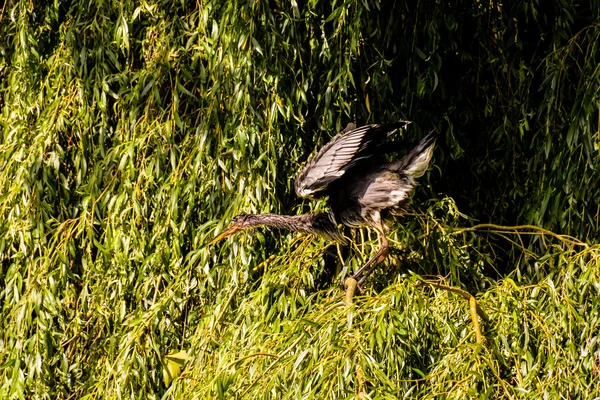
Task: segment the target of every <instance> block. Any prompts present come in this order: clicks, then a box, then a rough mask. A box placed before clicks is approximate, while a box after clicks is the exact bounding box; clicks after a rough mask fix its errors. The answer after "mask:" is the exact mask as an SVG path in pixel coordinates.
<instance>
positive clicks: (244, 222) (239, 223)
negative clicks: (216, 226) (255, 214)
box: [208, 214, 252, 246]
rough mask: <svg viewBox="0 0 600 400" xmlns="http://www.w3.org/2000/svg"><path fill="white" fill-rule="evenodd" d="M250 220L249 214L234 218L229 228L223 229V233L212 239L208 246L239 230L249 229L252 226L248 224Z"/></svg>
mask: <svg viewBox="0 0 600 400" xmlns="http://www.w3.org/2000/svg"><path fill="white" fill-rule="evenodd" d="M251 219H252V215H249V214H240V215H238V216H237V217H234V218H233V219H232V220H231V222H230V223H229V226H228V227H227V228H225V230H224V231H223V232H221V233H220V234H219V236H217V237H216V238H214V239H213V240H212V241H211V242H210V243H209V244H208V245H209V246H212V245H213V244H215V243H217V242H219V241H221V240H222V239H225V238H226V237H229V236H231V235H233V234H234V233H236V232H237V231H239V230H242V229H246V228H250V227H251V226H252V225H251V224H250V220H251Z"/></svg>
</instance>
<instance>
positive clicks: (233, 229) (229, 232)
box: [208, 225, 241, 246]
mask: <svg viewBox="0 0 600 400" xmlns="http://www.w3.org/2000/svg"><path fill="white" fill-rule="evenodd" d="M240 229H241V228H240V227H239V226H237V225H231V226H228V227H227V228H226V229H225V230H224V231H223V232H221V233H220V234H219V236H217V237H216V238H214V239H213V240H212V241H211V242H210V243H208V245H209V246H212V245H213V244H215V243H217V242H219V241H221V240H222V239H225V238H226V237H228V236H231V235H233V234H234V233H236V232H237V231H239V230H240Z"/></svg>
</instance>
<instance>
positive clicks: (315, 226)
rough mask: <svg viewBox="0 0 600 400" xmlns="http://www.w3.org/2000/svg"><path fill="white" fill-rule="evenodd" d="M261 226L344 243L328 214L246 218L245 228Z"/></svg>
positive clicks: (254, 216) (265, 215) (273, 215)
mask: <svg viewBox="0 0 600 400" xmlns="http://www.w3.org/2000/svg"><path fill="white" fill-rule="evenodd" d="M261 225H262V226H270V227H273V228H279V229H287V230H290V231H292V232H306V233H313V234H317V235H320V236H324V237H327V238H329V239H333V240H338V241H342V242H343V241H344V239H343V236H342V234H341V233H340V231H339V229H338V227H337V224H336V223H335V219H334V218H333V215H331V214H330V213H320V214H303V215H277V214H254V215H249V216H248V219H247V220H246V227H248V228H253V227H256V226H261Z"/></svg>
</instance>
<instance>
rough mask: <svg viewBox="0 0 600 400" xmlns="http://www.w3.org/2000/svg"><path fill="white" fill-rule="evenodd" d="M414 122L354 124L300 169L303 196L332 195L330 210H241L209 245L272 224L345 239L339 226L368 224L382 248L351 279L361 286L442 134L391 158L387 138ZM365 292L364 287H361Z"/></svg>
mask: <svg viewBox="0 0 600 400" xmlns="http://www.w3.org/2000/svg"><path fill="white" fill-rule="evenodd" d="M410 123H411V122H410V121H398V122H394V123H388V124H371V125H365V126H362V127H359V128H356V127H355V125H354V124H352V123H350V124H348V126H347V127H346V129H345V130H344V131H342V132H341V133H339V134H337V135H336V136H334V137H333V138H332V139H331V140H330V141H329V142H328V143H327V144H326V145H325V146H323V147H322V148H321V149H320V150H319V151H318V152H317V153H316V154H315V155H314V156H313V157H312V158H311V159H310V160H309V161H308V163H307V164H306V165H305V166H304V168H302V169H301V171H300V173H299V174H298V176H297V177H296V180H295V181H294V188H295V191H296V194H297V195H298V196H299V197H303V198H317V199H318V198H325V197H328V199H329V211H327V212H320V213H309V214H303V215H278V214H240V215H238V216H236V217H234V218H233V219H232V220H231V223H230V224H229V226H228V227H227V228H226V229H225V230H224V231H223V232H222V233H221V234H219V235H218V236H217V237H216V238H215V239H214V240H212V241H211V242H210V243H209V245H213V244H215V243H216V242H218V241H220V240H221V239H224V238H226V237H228V236H231V235H233V234H234V233H236V232H238V231H240V230H246V229H251V228H255V227H257V226H269V227H274V228H280V229H287V230H291V231H294V232H307V233H311V234H316V235H320V236H322V237H325V238H328V239H331V240H335V241H338V242H341V243H345V242H346V240H345V239H344V236H343V235H342V232H341V231H340V229H339V224H342V225H345V226H348V227H350V228H361V227H367V228H372V229H374V230H375V232H377V236H378V239H379V243H380V245H379V249H378V250H377V251H376V252H375V254H374V255H373V256H371V258H369V260H368V261H367V262H366V263H365V264H364V265H363V266H361V267H360V268H359V269H358V270H357V271H356V272H354V274H353V275H352V276H351V278H354V279H355V281H356V282H357V284H358V287H359V288H360V285H361V284H362V283H363V282H364V281H365V280H366V279H367V278H368V277H369V276H370V275H371V274H372V273H373V271H374V270H375V267H376V266H377V265H378V264H379V263H381V262H382V261H383V260H384V259H385V258H386V257H387V255H388V253H389V244H388V240H387V238H386V236H385V231H386V229H387V227H386V225H385V224H384V222H385V221H386V220H387V219H388V218H389V217H391V216H394V215H397V214H399V213H400V212H401V210H402V206H403V205H404V204H405V203H406V201H407V200H408V198H409V195H410V193H411V192H412V190H413V189H414V187H415V185H416V178H419V177H421V176H423V174H424V173H425V172H426V171H427V168H428V166H429V162H430V161H431V157H432V154H433V148H434V144H435V139H436V137H437V133H436V132H435V131H432V132H430V133H429V134H428V135H426V136H425V137H423V138H422V139H421V140H420V141H419V143H418V144H417V145H416V146H415V147H414V148H412V149H411V150H410V151H409V152H408V153H407V154H406V155H405V156H404V157H402V158H400V159H399V160H395V161H387V160H386V158H385V155H386V154H387V153H389V152H390V148H392V152H394V151H395V149H394V148H393V146H390V145H391V143H389V142H386V140H387V138H388V137H389V136H391V135H392V134H394V133H395V132H397V131H398V129H402V128H405V127H406V126H407V125H409V124H410ZM361 290H362V289H361Z"/></svg>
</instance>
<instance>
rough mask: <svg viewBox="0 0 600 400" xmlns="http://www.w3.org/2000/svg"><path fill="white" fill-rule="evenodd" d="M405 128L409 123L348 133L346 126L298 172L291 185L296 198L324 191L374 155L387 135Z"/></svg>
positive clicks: (363, 128)
mask: <svg viewBox="0 0 600 400" xmlns="http://www.w3.org/2000/svg"><path fill="white" fill-rule="evenodd" d="M408 124H409V122H405V121H401V122H396V123H392V124H385V125H366V126H362V127H360V128H355V129H351V125H350V124H348V127H347V128H346V130H345V131H344V132H342V133H339V134H337V135H336V136H334V137H333V139H331V141H329V143H327V144H326V145H325V146H323V148H321V150H319V152H317V154H316V155H315V156H314V157H313V158H312V159H311V160H310V161H309V162H308V164H306V166H305V167H304V168H303V169H302V170H301V171H300V173H299V174H298V177H297V178H296V181H295V182H294V187H295V189H296V194H297V195H298V196H299V197H308V196H311V195H313V194H314V193H316V192H318V191H320V190H323V189H325V188H327V186H328V185H329V184H330V183H332V182H333V181H335V180H337V179H338V178H340V177H341V176H343V175H344V174H345V173H346V171H348V170H349V169H351V168H352V167H353V166H355V165H356V164H357V162H359V161H361V160H364V159H368V158H370V157H372V156H373V155H374V154H376V151H375V149H377V148H378V147H380V146H382V145H383V144H384V143H385V140H386V138H387V137H388V136H389V135H390V134H392V133H393V132H395V130H396V129H398V128H401V127H404V126H406V125H408ZM349 128H350V130H348V129H349Z"/></svg>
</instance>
